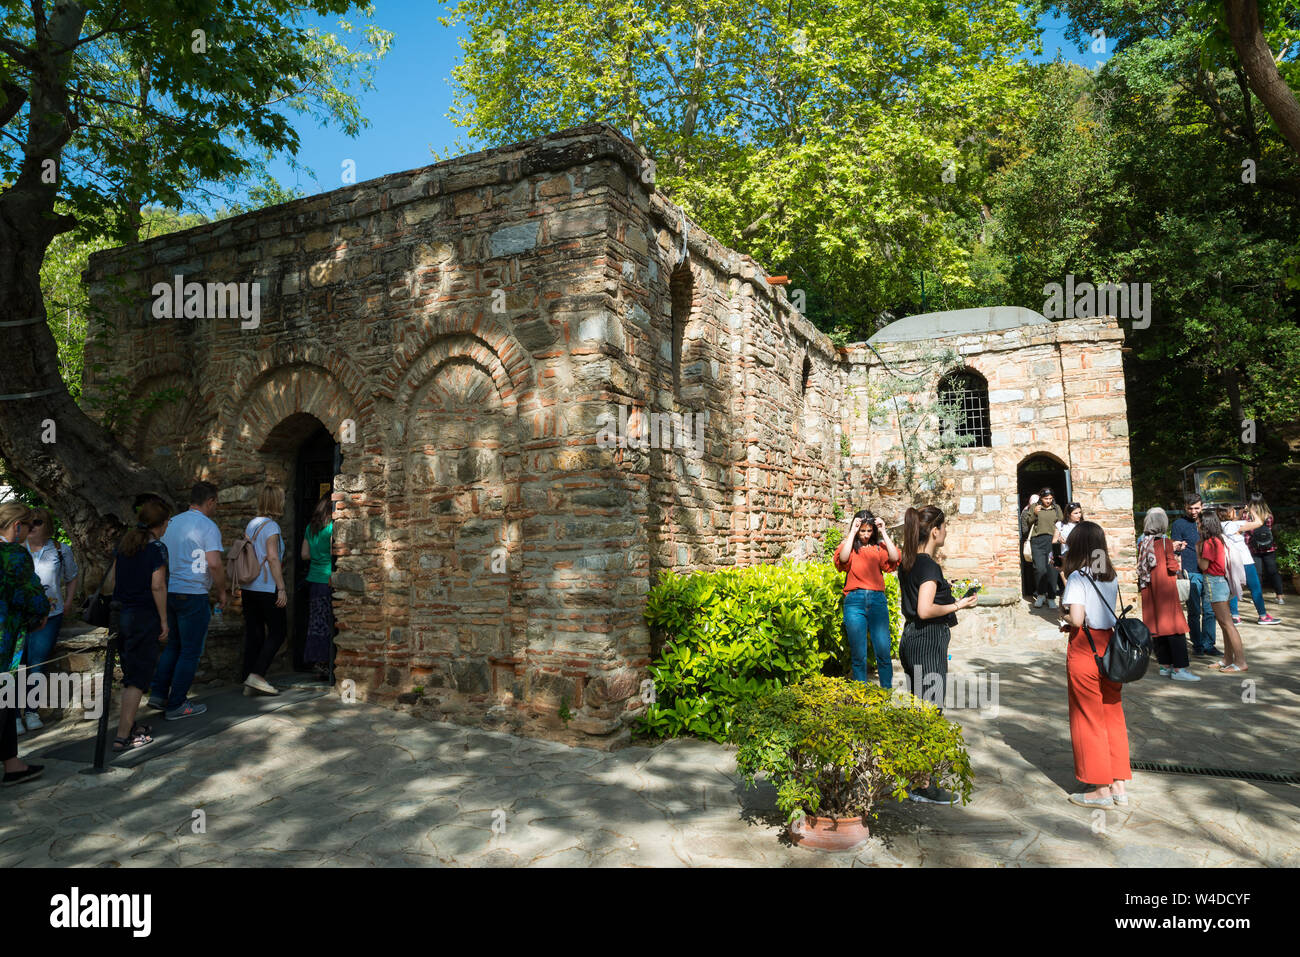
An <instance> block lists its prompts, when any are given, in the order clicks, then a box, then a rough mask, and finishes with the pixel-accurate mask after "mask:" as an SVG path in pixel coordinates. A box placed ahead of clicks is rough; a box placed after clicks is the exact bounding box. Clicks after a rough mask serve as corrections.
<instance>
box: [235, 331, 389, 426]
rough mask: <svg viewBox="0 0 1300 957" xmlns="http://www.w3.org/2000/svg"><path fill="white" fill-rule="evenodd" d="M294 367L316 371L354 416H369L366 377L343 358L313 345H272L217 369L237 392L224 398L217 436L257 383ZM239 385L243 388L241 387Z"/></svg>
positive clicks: (339, 354)
mask: <svg viewBox="0 0 1300 957" xmlns="http://www.w3.org/2000/svg"><path fill="white" fill-rule="evenodd" d="M295 365H302V366H316V367H318V368H320V369H321V370H322V371H324V372H325V373H327V374H328V375H329V376H330V377H331V378H332V379H333V381H334V382H335V383H336V385H337V387H338V388H339V389H340V390H341V391H342V392H343V394H344V395H346V396H347V397H348V398H349V400H350V401H351V404H352V407H353V409H354V410H356V412H357V413H358V414H360V415H361V416H363V417H365V418H367V419H368V418H369V417H370V416H371V415H372V414H373V411H374V405H373V403H372V402H371V401H370V400H369V399H368V398H365V397H367V396H369V395H370V394H371V389H370V387H369V386H368V384H367V382H366V377H365V376H364V375H363V374H362V373H361V372H360V371H359V370H358V369H357V367H356V366H355V365H353V364H352V361H351V360H350V359H349V358H348V357H347V356H346V355H343V354H341V353H339V352H337V351H334V350H329V349H325V348H323V347H321V346H320V345H318V344H317V343H314V342H275V343H272V345H271V347H270V348H269V349H266V350H259V351H255V352H253V353H252V354H251V355H247V356H244V357H243V358H242V359H241V360H240V361H239V363H238V364H237V365H236V366H235V368H233V369H230V370H219V371H220V372H223V373H225V374H226V375H228V377H229V379H228V381H230V382H231V383H233V384H234V385H235V387H236V389H237V392H236V394H234V395H232V396H230V397H229V398H227V400H226V402H225V403H223V405H222V407H221V410H220V414H219V420H220V422H221V424H222V428H221V433H222V434H223V435H224V434H225V432H226V431H227V426H228V425H229V423H230V421H231V419H232V418H233V417H234V416H236V415H237V414H238V410H239V407H240V406H241V405H243V404H244V403H245V402H247V401H248V400H249V398H250V397H251V395H252V394H253V390H254V389H256V388H258V386H259V383H260V382H261V380H263V379H264V378H265V377H266V376H267V375H268V374H269V373H271V372H273V371H275V370H276V369H279V368H283V367H286V366H295ZM241 383H244V385H242V386H241V385H240V384H241Z"/></svg>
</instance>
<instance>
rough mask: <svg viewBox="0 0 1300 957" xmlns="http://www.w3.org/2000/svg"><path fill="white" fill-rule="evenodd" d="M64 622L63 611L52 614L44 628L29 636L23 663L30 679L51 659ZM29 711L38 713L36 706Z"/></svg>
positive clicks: (24, 646) (24, 647) (24, 648)
mask: <svg viewBox="0 0 1300 957" xmlns="http://www.w3.org/2000/svg"><path fill="white" fill-rule="evenodd" d="M62 624H63V612H59V613H58V614H57V615H50V620H49V621H47V622H46V623H45V627H44V628H40V629H37V630H36V631H33V632H32V633H31V634H30V635H28V636H27V642H26V643H25V644H24V645H23V664H25V665H26V666H27V677H28V679H29V680H30V679H31V676H32V675H39V674H40V673H41V672H43V671H44V670H45V662H47V661H49V660H50V653H51V652H52V651H54V645H55V642H57V641H58V640H59V626H60V625H62ZM29 687H30V686H29ZM27 711H28V713H29V714H35V713H36V709H35V708H28V709H27Z"/></svg>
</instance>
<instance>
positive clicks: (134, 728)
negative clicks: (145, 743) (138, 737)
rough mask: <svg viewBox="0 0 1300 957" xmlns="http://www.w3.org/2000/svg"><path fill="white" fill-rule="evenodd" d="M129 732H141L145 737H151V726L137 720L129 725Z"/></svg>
mask: <svg viewBox="0 0 1300 957" xmlns="http://www.w3.org/2000/svg"><path fill="white" fill-rule="evenodd" d="M131 733H132V734H143V735H144V736H145V737H146V738H148V737H152V735H153V726H152V725H148V724H141V723H140V722H139V721H137V722H136V723H135V724H133V725H131Z"/></svg>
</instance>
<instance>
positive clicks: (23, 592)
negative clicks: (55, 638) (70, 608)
mask: <svg viewBox="0 0 1300 957" xmlns="http://www.w3.org/2000/svg"><path fill="white" fill-rule="evenodd" d="M49 613H50V599H49V598H48V597H47V596H46V594H45V586H44V585H42V584H41V580H40V579H39V578H37V577H36V566H35V565H33V564H32V554H31V552H29V551H28V550H27V548H26V546H24V545H18V544H16V543H14V542H0V672H5V671H10V672H12V671H17V670H18V664H19V662H21V661H22V658H23V644H24V643H25V642H26V641H27V633H28V632H30V631H32V630H34V629H35V628H36V627H37V626H38V625H39V624H40V623H41V621H42V620H43V619H44V618H45V616H46V615H48V614H49Z"/></svg>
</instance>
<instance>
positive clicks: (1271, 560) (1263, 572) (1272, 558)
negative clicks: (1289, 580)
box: [1255, 552, 1282, 595]
mask: <svg viewBox="0 0 1300 957" xmlns="http://www.w3.org/2000/svg"><path fill="white" fill-rule="evenodd" d="M1255 569H1256V570H1257V571H1258V572H1259V582H1260V584H1261V585H1265V586H1267V585H1272V586H1273V592H1274V593H1275V594H1278V595H1280V594H1282V575H1281V573H1280V572H1278V570H1277V552H1264V553H1263V554H1262V555H1256V556H1255Z"/></svg>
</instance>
